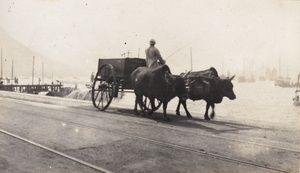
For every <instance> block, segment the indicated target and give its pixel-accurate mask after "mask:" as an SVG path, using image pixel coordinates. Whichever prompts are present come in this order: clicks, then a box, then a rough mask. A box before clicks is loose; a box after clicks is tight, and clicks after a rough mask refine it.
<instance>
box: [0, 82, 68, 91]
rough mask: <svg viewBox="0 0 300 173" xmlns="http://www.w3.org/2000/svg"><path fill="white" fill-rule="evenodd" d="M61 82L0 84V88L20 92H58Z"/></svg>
mask: <svg viewBox="0 0 300 173" xmlns="http://www.w3.org/2000/svg"><path fill="white" fill-rule="evenodd" d="M62 86H63V85H62V84H61V83H60V84H44V85H29V84H28V85H0V90H4V91H13V92H22V93H39V92H42V91H55V92H60V91H61V88H62Z"/></svg>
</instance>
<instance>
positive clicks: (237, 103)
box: [111, 81, 300, 128]
mask: <svg viewBox="0 0 300 173" xmlns="http://www.w3.org/2000/svg"><path fill="white" fill-rule="evenodd" d="M233 85H234V88H233V90H234V92H235V94H236V96H237V98H236V99H235V100H229V99H228V98H226V97H224V98H223V101H222V103H220V104H216V106H215V112H216V117H215V118H216V120H217V119H234V120H238V121H243V120H245V121H250V122H253V123H255V122H260V123H264V122H265V123H275V124H277V123H280V124H285V125H286V126H287V127H296V128H299V122H300V106H298V107H297V106H295V105H293V100H292V99H293V97H294V96H295V90H296V89H295V88H282V87H278V86H275V85H274V82H273V81H264V82H255V83H238V82H237V81H233ZM134 99H135V98H134V94H132V93H125V94H124V96H123V97H122V98H121V99H120V98H117V99H114V100H113V101H112V103H111V106H114V103H116V104H117V105H121V106H124V107H126V108H130V107H132V108H133V105H134ZM177 103H178V99H177V98H174V99H173V100H171V101H170V103H169V104H168V113H169V114H175V110H176V106H177ZM187 106H188V109H189V111H190V113H191V114H192V116H193V117H197V118H203V117H204V112H205V107H206V102H205V101H203V100H198V101H192V100H188V102H187ZM180 110H181V115H185V112H184V109H183V107H181V109H180ZM158 111H162V108H160V109H159V110H158Z"/></svg>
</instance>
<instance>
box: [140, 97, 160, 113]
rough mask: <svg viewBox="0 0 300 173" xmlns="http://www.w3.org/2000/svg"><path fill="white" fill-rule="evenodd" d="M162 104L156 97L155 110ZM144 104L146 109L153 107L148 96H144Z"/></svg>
mask: <svg viewBox="0 0 300 173" xmlns="http://www.w3.org/2000/svg"><path fill="white" fill-rule="evenodd" d="M161 104H162V102H161V101H159V100H157V99H154V105H155V106H154V108H153V111H156V110H157V109H158V108H159V107H160V105H161ZM143 106H144V110H146V111H149V110H150V109H151V103H150V99H149V98H148V97H145V96H143Z"/></svg>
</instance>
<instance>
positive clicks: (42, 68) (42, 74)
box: [42, 61, 44, 84]
mask: <svg viewBox="0 0 300 173" xmlns="http://www.w3.org/2000/svg"><path fill="white" fill-rule="evenodd" d="M42 83H43V84H44V61H43V62H42Z"/></svg>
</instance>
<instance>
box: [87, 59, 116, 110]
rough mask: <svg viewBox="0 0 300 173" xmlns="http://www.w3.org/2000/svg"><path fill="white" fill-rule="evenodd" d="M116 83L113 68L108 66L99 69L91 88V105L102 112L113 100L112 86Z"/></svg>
mask: <svg viewBox="0 0 300 173" xmlns="http://www.w3.org/2000/svg"><path fill="white" fill-rule="evenodd" d="M115 83H116V76H115V73H114V68H113V66H112V65H110V64H105V65H103V66H101V67H100V69H99V70H98V72H97V75H96V77H95V79H94V83H93V88H92V101H93V105H94V106H95V107H96V108H97V109H99V110H101V111H104V110H105V109H106V108H108V106H109V104H110V103H111V101H112V99H113V84H115Z"/></svg>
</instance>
